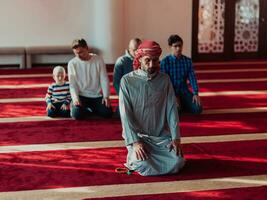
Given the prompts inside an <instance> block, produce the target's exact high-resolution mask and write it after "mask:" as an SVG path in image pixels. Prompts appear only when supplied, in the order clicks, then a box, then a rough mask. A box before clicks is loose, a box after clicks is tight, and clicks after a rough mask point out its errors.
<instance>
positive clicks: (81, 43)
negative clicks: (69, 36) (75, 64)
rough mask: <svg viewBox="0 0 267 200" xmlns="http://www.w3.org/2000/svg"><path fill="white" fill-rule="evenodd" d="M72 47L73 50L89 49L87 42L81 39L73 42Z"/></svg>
mask: <svg viewBox="0 0 267 200" xmlns="http://www.w3.org/2000/svg"><path fill="white" fill-rule="evenodd" d="M71 47H72V49H77V48H78V47H83V48H87V47H88V45H87V42H86V41H85V39H83V38H80V39H75V40H73V42H72V45H71Z"/></svg>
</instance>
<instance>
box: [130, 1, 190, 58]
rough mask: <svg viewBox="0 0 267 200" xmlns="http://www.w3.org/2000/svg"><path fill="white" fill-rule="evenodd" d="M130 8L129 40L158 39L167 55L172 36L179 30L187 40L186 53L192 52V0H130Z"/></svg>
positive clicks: (164, 53) (185, 41)
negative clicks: (168, 42) (168, 41)
mask: <svg viewBox="0 0 267 200" xmlns="http://www.w3.org/2000/svg"><path fill="white" fill-rule="evenodd" d="M126 9H127V11H126V13H128V15H127V18H126V20H127V21H126V28H125V30H126V36H125V38H126V40H129V39H130V38H132V37H140V38H141V39H152V40H156V41H157V42H158V43H159V44H160V45H161V47H162V49H163V55H166V54H167V53H169V48H168V44H167V39H168V37H169V36H170V35H171V34H179V35H180V36H181V37H182V38H183V40H184V54H186V55H188V56H191V40H192V39H191V38H192V34H191V33H192V0H127V1H126Z"/></svg>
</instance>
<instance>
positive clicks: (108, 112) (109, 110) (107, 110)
mask: <svg viewBox="0 0 267 200" xmlns="http://www.w3.org/2000/svg"><path fill="white" fill-rule="evenodd" d="M98 114H99V115H100V116H101V117H104V118H111V117H112V115H113V112H112V108H111V107H109V108H108V107H105V108H103V109H101V110H100V111H99V112H98Z"/></svg>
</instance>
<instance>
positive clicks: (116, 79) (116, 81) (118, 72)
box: [113, 58, 123, 95]
mask: <svg viewBox="0 0 267 200" xmlns="http://www.w3.org/2000/svg"><path fill="white" fill-rule="evenodd" d="M122 68H123V63H122V61H121V59H120V58H119V59H118V60H117V61H116V63H115V66H114V72H113V86H114V88H115V90H116V93H117V95H119V91H120V82H121V78H122V75H123V72H122Z"/></svg>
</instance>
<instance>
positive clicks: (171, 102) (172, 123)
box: [166, 77, 180, 140]
mask: <svg viewBox="0 0 267 200" xmlns="http://www.w3.org/2000/svg"><path fill="white" fill-rule="evenodd" d="M167 80H168V86H167V91H168V92H167V97H166V98H167V113H166V114H167V122H168V125H169V129H170V132H171V137H172V140H174V139H180V127H179V116H178V109H177V101H176V97H175V93H174V90H173V87H172V84H171V81H170V79H169V77H168V79H167Z"/></svg>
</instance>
